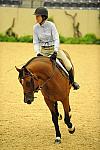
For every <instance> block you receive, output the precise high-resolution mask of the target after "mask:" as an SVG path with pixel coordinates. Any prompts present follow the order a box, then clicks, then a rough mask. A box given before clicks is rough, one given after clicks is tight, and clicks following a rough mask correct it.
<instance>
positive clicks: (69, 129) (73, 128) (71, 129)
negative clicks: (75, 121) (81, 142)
mask: <svg viewBox="0 0 100 150" xmlns="http://www.w3.org/2000/svg"><path fill="white" fill-rule="evenodd" d="M68 131H69V133H70V134H73V133H74V132H75V127H74V126H72V128H68Z"/></svg>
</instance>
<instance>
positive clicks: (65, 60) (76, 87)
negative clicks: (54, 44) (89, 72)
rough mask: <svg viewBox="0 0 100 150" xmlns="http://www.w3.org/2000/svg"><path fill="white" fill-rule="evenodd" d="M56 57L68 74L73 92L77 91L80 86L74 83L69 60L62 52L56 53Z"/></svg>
mask: <svg viewBox="0 0 100 150" xmlns="http://www.w3.org/2000/svg"><path fill="white" fill-rule="evenodd" d="M57 57H58V58H60V59H62V60H63V62H64V65H65V67H66V69H67V71H68V73H69V79H70V82H71V84H72V86H73V87H74V89H75V90H77V89H79V87H80V86H79V85H78V83H76V82H74V74H73V70H72V64H71V62H70V60H69V59H68V58H67V57H66V55H65V53H64V52H63V51H62V50H59V51H58V54H57Z"/></svg>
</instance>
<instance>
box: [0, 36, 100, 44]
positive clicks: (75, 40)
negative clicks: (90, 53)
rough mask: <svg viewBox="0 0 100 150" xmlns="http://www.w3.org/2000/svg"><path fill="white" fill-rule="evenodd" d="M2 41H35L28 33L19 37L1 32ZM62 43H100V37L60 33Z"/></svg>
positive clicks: (0, 38)
mask: <svg viewBox="0 0 100 150" xmlns="http://www.w3.org/2000/svg"><path fill="white" fill-rule="evenodd" d="M0 42H26V43H32V42H33V36H32V35H27V36H21V37H18V38H15V37H9V36H6V35H3V34H0ZM60 43H64V44H100V39H97V38H96V36H95V35H94V34H86V35H85V36H83V37H80V38H74V37H68V38H66V37H64V36H62V35H60Z"/></svg>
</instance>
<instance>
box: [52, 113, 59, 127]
mask: <svg viewBox="0 0 100 150" xmlns="http://www.w3.org/2000/svg"><path fill="white" fill-rule="evenodd" d="M52 121H53V123H54V124H58V116H57V114H56V113H55V112H52Z"/></svg>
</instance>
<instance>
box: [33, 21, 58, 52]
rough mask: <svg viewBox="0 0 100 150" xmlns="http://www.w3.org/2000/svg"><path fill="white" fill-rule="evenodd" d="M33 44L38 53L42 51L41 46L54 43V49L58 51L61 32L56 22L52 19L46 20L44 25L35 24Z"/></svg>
mask: <svg viewBox="0 0 100 150" xmlns="http://www.w3.org/2000/svg"><path fill="white" fill-rule="evenodd" d="M33 44H34V50H35V52H36V53H37V54H38V53H40V52H41V46H52V45H54V51H56V52H57V51H58V49H59V34H58V32H57V29H56V26H55V24H54V23H52V22H50V21H45V22H44V24H42V25H40V24H39V23H37V24H35V25H34V26H33Z"/></svg>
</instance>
